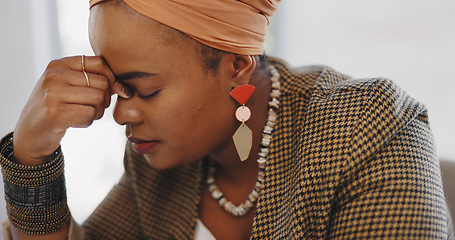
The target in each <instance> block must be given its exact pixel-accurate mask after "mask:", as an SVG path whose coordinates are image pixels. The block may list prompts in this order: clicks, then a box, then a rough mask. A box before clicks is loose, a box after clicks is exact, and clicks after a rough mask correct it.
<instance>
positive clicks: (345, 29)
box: [269, 0, 455, 161]
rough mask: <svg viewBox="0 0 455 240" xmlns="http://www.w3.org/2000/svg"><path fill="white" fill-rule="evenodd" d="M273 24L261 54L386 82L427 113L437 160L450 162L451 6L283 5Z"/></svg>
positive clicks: (411, 2) (453, 140) (454, 62)
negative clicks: (424, 107) (265, 51)
mask: <svg viewBox="0 0 455 240" xmlns="http://www.w3.org/2000/svg"><path fill="white" fill-rule="evenodd" d="M274 20H275V22H274V25H275V26H273V27H274V29H275V30H276V35H274V36H273V38H272V41H271V42H270V44H269V45H271V49H270V50H269V53H271V54H272V55H276V56H280V57H283V58H284V59H286V60H287V61H288V62H289V63H290V64H291V65H293V66H299V65H311V64H325V65H329V66H331V67H333V68H335V69H336V70H338V71H340V72H343V73H346V74H348V75H351V76H353V77H355V78H362V77H388V78H390V79H392V80H394V81H395V82H397V83H398V85H400V86H401V87H402V88H403V89H404V90H405V91H407V92H408V93H409V94H410V95H411V96H413V97H414V98H416V99H418V100H419V101H421V102H423V103H424V104H426V105H427V107H428V109H429V118H430V123H431V127H432V130H433V134H434V135H435V140H436V145H437V148H438V153H439V156H440V158H441V159H448V160H452V161H455V124H454V122H455V71H454V69H455V59H454V56H455V1H453V0H436V1H429V0H400V1H396V0H376V1H364V0H344V1H339V0H285V1H283V2H282V4H281V6H280V9H279V14H278V16H277V17H276V19H274Z"/></svg>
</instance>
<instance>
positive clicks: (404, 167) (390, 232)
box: [83, 60, 448, 239]
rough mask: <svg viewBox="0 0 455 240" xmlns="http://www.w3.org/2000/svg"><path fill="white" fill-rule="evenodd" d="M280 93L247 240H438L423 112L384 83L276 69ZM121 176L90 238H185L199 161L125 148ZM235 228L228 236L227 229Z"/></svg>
mask: <svg viewBox="0 0 455 240" xmlns="http://www.w3.org/2000/svg"><path fill="white" fill-rule="evenodd" d="M271 63H272V64H274V65H275V66H276V68H277V69H278V71H279V73H280V74H281V80H280V81H281V83H282V90H281V92H282V95H281V106H280V109H279V111H278V119H277V122H276V127H275V132H274V135H273V139H272V143H271V146H270V154H269V157H268V162H267V166H266V170H265V171H266V175H265V178H264V185H263V189H262V190H261V193H260V197H259V200H258V203H257V210H256V216H255V220H254V224H253V228H252V232H251V238H252V239H363V238H378V239H445V238H447V228H448V222H447V218H446V214H447V210H446V205H445V201H444V193H443V188H442V184H441V175H440V170H439V164H438V161H437V158H436V155H435V149H434V144H433V138H432V135H431V132H430V128H429V125H428V119H427V112H426V109H425V107H424V106H423V105H422V104H420V103H418V102H417V101H415V100H414V99H412V98H411V97H409V96H408V95H407V94H406V93H405V92H403V91H402V90H401V89H399V88H398V87H397V86H396V85H394V84H393V83H392V82H391V81H389V80H387V79H383V78H376V79H363V80H353V79H350V78H349V77H347V76H344V75H342V74H339V73H337V72H335V71H334V70H332V69H330V68H328V67H308V68H301V69H296V70H291V69H290V68H289V67H287V66H286V65H285V64H283V63H281V62H279V61H278V60H272V61H271ZM125 156H126V157H125V169H126V170H125V174H124V176H123V177H122V179H121V181H120V183H119V184H118V185H117V186H115V187H114V188H113V190H112V191H111V192H110V194H109V195H108V196H107V197H106V199H105V200H104V201H103V202H102V203H101V205H100V206H99V207H98V208H97V209H96V210H95V212H94V213H93V214H92V215H91V216H90V218H89V219H88V220H87V221H86V222H85V223H84V225H83V227H84V229H85V231H86V234H87V237H88V238H89V239H192V238H193V237H194V229H195V225H196V220H197V217H198V203H199V198H200V194H201V186H202V180H203V179H202V172H203V169H204V164H203V163H202V162H197V163H194V164H191V165H185V166H182V167H178V168H175V169H171V170H166V171H156V170H154V169H152V168H151V167H150V166H149V165H148V164H147V162H146V161H145V160H144V159H143V158H142V157H141V156H140V155H138V154H135V153H134V152H133V151H131V147H129V146H128V147H127V150H126V155H125ZM234 230H235V229H234Z"/></svg>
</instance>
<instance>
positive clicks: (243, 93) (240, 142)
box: [229, 84, 255, 161]
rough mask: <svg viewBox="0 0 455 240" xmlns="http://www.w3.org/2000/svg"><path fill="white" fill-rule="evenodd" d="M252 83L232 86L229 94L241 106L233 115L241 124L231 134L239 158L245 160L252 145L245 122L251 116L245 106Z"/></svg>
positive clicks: (251, 90) (251, 138) (251, 91)
mask: <svg viewBox="0 0 455 240" xmlns="http://www.w3.org/2000/svg"><path fill="white" fill-rule="evenodd" d="M254 89H255V87H254V86H253V85H249V84H244V85H240V86H238V87H236V88H234V89H233V90H232V91H231V93H229V95H231V97H233V98H234V99H235V100H236V101H237V102H238V103H240V104H241V105H242V106H240V107H239V108H237V111H235V117H236V118H237V120H239V121H240V122H241V123H242V124H240V127H239V128H238V129H237V131H236V132H235V133H234V135H233V136H232V139H233V140H234V145H235V148H236V149H237V153H238V154H239V157H240V160H242V161H245V160H247V159H248V156H249V155H250V151H251V147H252V146H253V131H251V129H250V128H249V127H248V126H247V125H246V124H245V122H246V121H248V119H250V117H251V111H250V109H249V108H248V107H247V106H245V104H246V102H247V101H248V99H249V98H250V97H251V94H252V93H253V92H254Z"/></svg>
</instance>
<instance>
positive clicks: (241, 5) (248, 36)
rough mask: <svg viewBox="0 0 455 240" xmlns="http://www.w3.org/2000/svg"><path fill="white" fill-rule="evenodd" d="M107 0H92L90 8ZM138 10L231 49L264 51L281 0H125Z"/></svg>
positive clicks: (210, 43) (248, 52) (252, 52)
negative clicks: (269, 19) (270, 24)
mask: <svg viewBox="0 0 455 240" xmlns="http://www.w3.org/2000/svg"><path fill="white" fill-rule="evenodd" d="M103 1H106V0H90V8H91V7H92V6H94V5H95V4H97V3H99V2H103ZM123 1H124V2H125V3H126V4H127V5H128V6H130V7H131V8H132V9H134V10H135V11H136V12H138V13H140V14H142V15H144V16H146V17H148V18H151V19H153V20H155V21H158V22H160V23H163V24H165V25H167V26H169V27H172V28H174V29H177V30H179V31H181V32H183V33H185V34H187V35H188V36H190V37H191V38H193V39H195V40H197V41H199V42H201V43H203V44H205V45H207V46H210V47H213V48H217V49H220V50H224V51H227V52H232V53H237V54H245V55H259V54H262V53H263V51H264V49H263V43H264V40H265V33H266V28H267V25H268V17H269V16H272V15H273V14H274V13H275V11H276V9H277V7H278V4H279V2H280V1H281V0H123Z"/></svg>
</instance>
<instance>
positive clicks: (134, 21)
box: [0, 0, 449, 239]
mask: <svg viewBox="0 0 455 240" xmlns="http://www.w3.org/2000/svg"><path fill="white" fill-rule="evenodd" d="M276 5H277V3H274V2H273V1H223V2H221V1H220V2H215V1H191V2H188V1H173V2H170V1H164V0H160V1H159V0H156V1H145V0H124V1H120V0H110V1H92V2H91V16H90V26H89V32H90V42H91V44H92V48H93V50H94V52H95V55H96V56H94V57H85V56H76V57H68V58H64V59H60V60H56V61H53V62H51V63H50V64H49V66H48V67H47V69H46V71H45V73H44V74H43V76H42V78H41V79H40V81H39V82H38V83H37V85H36V87H35V90H34V91H33V93H32V95H31V97H30V100H29V101H28V103H27V105H26V107H25V108H24V110H23V112H22V114H21V117H20V119H19V121H18V124H17V126H16V129H15V131H14V134H9V135H8V136H6V137H5V138H4V139H3V140H2V145H1V146H2V147H1V148H0V149H1V150H2V151H1V156H2V157H1V163H2V169H3V175H4V182H5V196H6V202H7V210H8V216H9V219H10V222H11V225H9V226H8V227H7V228H8V230H7V231H6V232H7V234H9V233H11V236H9V235H8V236H6V237H7V238H12V239H66V238H67V237H68V236H69V239H82V238H84V237H85V238H87V239H170V238H172V239H174V238H175V239H192V238H194V239H203V238H204V237H208V239H214V238H216V239H248V238H254V239H295V238H299V239H302V238H347V239H352V238H404V239H409V238H447V228H448V226H449V223H448V221H447V218H446V214H447V210H446V206H445V202H444V195H443V190H442V184H441V178H440V172H439V166H438V162H437V159H436V157H435V151H434V146H433V143H432V137H431V132H430V130H429V126H428V121H427V115H426V109H425V108H424V107H423V105H421V104H420V103H418V102H416V101H415V100H413V99H412V98H410V97H409V96H407V95H406V94H405V93H404V92H403V91H401V90H400V89H399V88H398V87H397V86H395V85H394V84H393V83H391V82H390V81H388V80H386V79H369V80H352V79H349V78H348V77H347V76H345V75H342V74H339V73H337V72H335V71H334V70H332V69H330V68H327V67H310V68H302V69H300V70H299V71H292V70H291V69H289V68H288V67H287V66H286V65H285V64H284V63H282V62H280V61H279V60H275V59H270V60H269V61H268V60H267V58H266V57H265V56H261V54H262V42H263V36H264V33H265V30H264V29H265V25H266V24H267V18H266V15H271V14H273V11H274V10H275V8H276ZM114 93H116V94H118V95H119V98H118V101H117V105H116V107H115V110H114V118H115V121H116V122H117V123H118V124H121V125H125V126H126V137H127V138H128V140H129V144H128V145H127V150H126V153H125V173H124V175H123V177H122V179H121V180H120V182H119V184H118V185H116V186H115V187H114V188H113V189H112V191H111V192H110V193H109V195H108V196H107V197H106V199H105V200H104V201H103V202H102V203H101V204H100V206H99V207H98V208H97V209H96V210H95V212H94V213H93V214H92V215H91V216H90V217H89V219H88V220H87V221H86V222H85V223H84V224H83V225H82V226H78V225H77V223H75V222H74V221H72V220H71V214H70V212H69V209H68V207H67V204H66V192H65V187H64V186H65V185H64V176H63V155H62V153H61V150H60V149H59V145H60V141H61V139H62V138H63V136H64V134H65V131H66V129H67V128H69V127H88V126H89V125H90V124H91V123H92V122H93V121H94V120H96V119H99V118H101V117H102V116H103V112H104V109H105V108H106V107H107V106H108V105H109V99H110V96H111V95H112V94H114ZM56 149H57V150H56ZM87 167H90V166H87Z"/></svg>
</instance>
